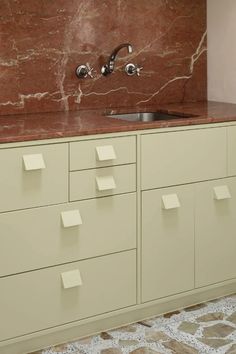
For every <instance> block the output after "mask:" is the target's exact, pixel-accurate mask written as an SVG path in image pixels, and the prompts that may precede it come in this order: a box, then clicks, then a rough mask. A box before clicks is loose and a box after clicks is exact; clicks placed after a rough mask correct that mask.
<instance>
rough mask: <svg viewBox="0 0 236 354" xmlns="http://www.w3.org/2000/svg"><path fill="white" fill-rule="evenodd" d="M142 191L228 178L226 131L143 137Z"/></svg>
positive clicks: (222, 129)
mask: <svg viewBox="0 0 236 354" xmlns="http://www.w3.org/2000/svg"><path fill="white" fill-rule="evenodd" d="M141 143H142V150H141V151H142V152H141V163H142V175H141V178H142V189H143V190H145V189H152V188H159V187H164V186H171V185H177V184H183V183H190V182H196V181H202V180H208V179H215V178H220V177H225V176H226V173H227V157H226V155H227V153H226V150H227V147H226V128H211V129H199V130H187V131H180V132H168V133H158V134H148V135H144V136H142V141H141Z"/></svg>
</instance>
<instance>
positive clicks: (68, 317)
mask: <svg viewBox="0 0 236 354" xmlns="http://www.w3.org/2000/svg"><path fill="white" fill-rule="evenodd" d="M135 267H136V252H135V251H128V252H123V253H117V254H113V255H110V256H104V257H98V258H95V259H89V260H85V261H80V262H76V263H71V264H67V265H63V266H58V267H52V268H47V269H43V270H39V271H34V272H28V273H24V274H20V275H15V276H11V277H5V278H2V279H0V289H1V292H0V313H1V318H2V319H5V320H4V321H0V340H4V339H8V338H13V337H16V336H20V335H23V334H26V333H32V332H35V331H39V330H42V329H46V328H49V327H54V326H58V325H60V324H64V323H67V322H71V321H76V320H79V319H82V318H86V317H90V316H94V315H98V314H102V313H105V312H109V311H112V310H116V309H120V308H123V307H127V306H131V305H134V304H135V303H136V271H135Z"/></svg>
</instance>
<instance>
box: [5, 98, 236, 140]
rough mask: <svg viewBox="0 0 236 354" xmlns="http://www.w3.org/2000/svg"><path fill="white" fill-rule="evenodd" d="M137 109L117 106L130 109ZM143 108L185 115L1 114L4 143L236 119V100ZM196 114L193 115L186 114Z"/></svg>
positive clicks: (129, 110)
mask: <svg viewBox="0 0 236 354" xmlns="http://www.w3.org/2000/svg"><path fill="white" fill-rule="evenodd" d="M132 111H135V110H134V109H127V108H126V109H125V110H124V109H116V110H113V111H112V113H124V112H126V113H128V112H132ZM141 111H143V112H145V111H151V112H155V111H164V112H169V113H172V114H179V115H180V116H181V115H182V117H180V118H178V119H171V120H161V121H154V122H127V121H125V120H119V119H114V118H110V117H108V116H107V115H108V114H109V113H110V112H108V111H104V110H84V111H72V112H56V113H55V112H54V113H34V114H21V115H7V116H1V117H0V143H6V142H22V141H30V140H40V139H51V138H62V137H74V136H82V135H92V134H104V133H115V132H125V131H135V130H141V129H153V128H166V127H176V126H187V125H196V124H210V123H220V122H230V121H236V104H228V103H220V102H207V101H202V102H195V103H183V104H168V105H160V106H158V107H153V106H152V107H146V109H142V110H141ZM188 115H191V116H192V115H193V116H192V117H186V116H188Z"/></svg>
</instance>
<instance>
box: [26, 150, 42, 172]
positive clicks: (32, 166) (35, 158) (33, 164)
mask: <svg viewBox="0 0 236 354" xmlns="http://www.w3.org/2000/svg"><path fill="white" fill-rule="evenodd" d="M23 163H24V168H25V171H33V170H42V169H44V168H45V167H46V166H45V162H44V159H43V155H42V154H32V155H24V156H23Z"/></svg>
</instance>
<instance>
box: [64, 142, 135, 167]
mask: <svg viewBox="0 0 236 354" xmlns="http://www.w3.org/2000/svg"><path fill="white" fill-rule="evenodd" d="M135 162H136V140H135V137H134V136H128V137H121V138H110V139H96V140H87V141H78V142H73V143H70V171H76V170H85V169H89V168H97V167H105V166H115V165H123V164H129V163H135Z"/></svg>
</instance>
